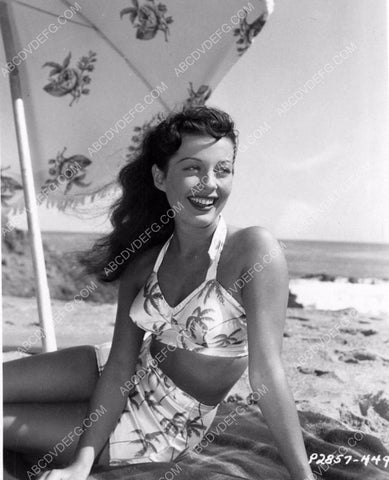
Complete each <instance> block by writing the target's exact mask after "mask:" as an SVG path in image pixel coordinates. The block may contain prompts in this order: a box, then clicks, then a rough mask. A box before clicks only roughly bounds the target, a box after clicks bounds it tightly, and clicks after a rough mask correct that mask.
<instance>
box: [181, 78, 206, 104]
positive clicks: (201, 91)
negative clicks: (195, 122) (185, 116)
mask: <svg viewBox="0 0 389 480" xmlns="http://www.w3.org/2000/svg"><path fill="white" fill-rule="evenodd" d="M188 93H189V97H188V98H187V99H186V101H185V103H184V106H185V107H186V108H188V107H195V106H198V105H204V104H205V102H206V101H207V100H208V99H209V97H210V96H211V93H212V90H211V88H210V87H209V86H208V85H201V86H200V87H199V88H198V89H197V91H196V90H195V89H194V88H193V83H192V82H189V88H188Z"/></svg>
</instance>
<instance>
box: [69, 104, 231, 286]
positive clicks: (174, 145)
mask: <svg viewBox="0 0 389 480" xmlns="http://www.w3.org/2000/svg"><path fill="white" fill-rule="evenodd" d="M186 133H189V134H200V135H209V136H212V137H214V138H215V139H220V138H222V137H226V138H229V139H231V141H232V143H233V146H234V150H233V159H232V160H233V161H234V160H235V156H236V152H237V141H238V132H237V131H236V130H235V125H234V122H233V120H232V119H231V117H230V116H229V115H228V114H227V113H226V112H223V111H222V110H219V109H217V108H212V107H207V106H196V107H184V108H182V109H181V110H180V111H178V112H171V113H170V114H169V115H167V116H166V117H165V118H164V119H163V120H162V121H160V122H159V123H158V124H157V125H155V126H152V127H150V128H148V129H147V130H146V132H145V133H144V136H143V138H142V141H141V143H140V144H139V147H138V148H137V149H136V152H135V154H134V153H132V154H131V155H130V157H131V160H130V161H129V162H128V163H127V164H126V165H125V166H124V167H123V168H122V169H121V170H120V172H119V174H118V177H117V182H118V184H119V185H120V187H121V190H122V192H121V196H120V197H119V198H118V199H117V200H116V201H115V202H114V203H113V204H112V205H111V206H110V207H109V218H110V222H111V224H112V226H113V230H112V231H111V232H110V233H109V234H107V235H105V236H103V237H101V238H99V239H98V240H97V241H96V242H95V243H94V245H93V246H92V248H91V249H89V250H87V251H84V252H78V253H77V259H78V261H79V263H80V264H81V265H82V266H83V267H84V271H85V274H91V275H94V276H96V277H97V279H98V280H99V281H102V282H112V281H115V280H117V279H118V278H119V277H120V275H121V274H122V273H123V271H124V269H125V268H126V267H127V265H128V263H129V262H131V261H132V260H134V258H135V257H136V256H137V255H139V254H140V253H141V252H142V251H145V250H146V249H148V248H151V247H152V246H154V245H158V244H162V243H164V242H165V241H166V240H167V238H168V237H169V236H170V235H171V234H172V233H173V230H174V220H173V219H172V218H171V219H170V220H169V222H168V223H167V224H166V225H162V224H160V222H158V221H159V219H160V218H161V216H162V215H164V214H166V212H167V211H168V210H169V209H171V206H170V205H169V203H168V201H167V198H166V195H165V193H164V192H162V191H161V190H159V189H157V188H156V187H155V186H154V181H153V177H152V173H151V167H152V165H153V164H155V165H157V166H158V167H159V168H160V169H161V170H162V171H164V172H166V171H167V169H168V165H169V159H170V158H171V157H172V156H173V155H174V154H175V153H176V152H177V150H178V149H179V148H180V145H181V143H182V135H183V134H186ZM155 223H158V224H160V229H159V230H158V231H156V232H154V230H153V233H152V235H150V236H149V238H148V240H147V241H145V242H140V241H139V240H138V244H139V243H141V246H140V247H139V248H137V249H136V250H135V249H134V248H133V247H132V250H131V251H133V253H131V254H130V255H129V258H128V259H127V260H126V261H123V262H122V264H121V265H120V264H118V262H115V258H116V257H117V256H120V255H121V253H123V251H124V250H125V249H126V248H127V247H129V246H131V245H132V242H134V241H135V240H136V239H139V237H140V236H141V235H142V234H144V232H145V230H146V229H149V228H150V226H151V225H153V224H155ZM121 258H122V259H123V257H121ZM112 262H114V265H115V268H111V266H112Z"/></svg>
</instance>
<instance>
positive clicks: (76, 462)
mask: <svg viewBox="0 0 389 480" xmlns="http://www.w3.org/2000/svg"><path fill="white" fill-rule="evenodd" d="M135 262H136V261H135ZM135 262H134V263H135ZM141 277H142V275H141V274H140V271H139V267H138V268H137V266H136V265H134V264H132V265H131V267H130V269H129V268H127V269H126V270H125V271H124V272H123V274H122V276H121V277H120V283H119V292H118V305H117V313H116V322H115V329H114V334H113V339H112V346H111V350H110V354H109V357H108V360H107V363H106V365H105V367H104V370H103V372H102V374H101V376H100V377H99V379H98V381H97V383H96V388H95V390H94V392H93V395H92V397H91V399H90V402H89V413H88V415H87V416H86V417H85V418H88V417H89V415H90V414H91V413H92V412H95V411H99V412H100V413H101V412H103V414H102V415H99V417H98V419H97V420H96V421H94V422H92V421H91V422H88V425H87V428H85V430H84V432H83V433H82V435H81V437H80V440H79V443H78V445H77V448H76V451H75V454H74V458H73V461H72V462H71V463H70V465H69V466H68V467H67V468H65V469H62V470H53V471H50V472H46V473H45V474H44V475H43V477H42V478H44V480H47V479H49V480H51V479H55V480H58V479H69V480H70V479H71V480H73V479H74V480H75V479H77V480H79V479H81V478H82V479H86V478H87V476H88V474H89V472H90V470H91V468H92V465H93V462H94V460H95V457H96V455H97V453H98V452H99V451H100V450H101V449H102V447H103V445H104V443H105V442H106V440H107V438H108V436H109V435H110V433H111V431H112V430H113V428H114V426H115V424H116V422H117V420H118V418H119V416H120V414H121V413H122V411H123V409H124V407H125V403H126V401H127V394H123V393H122V392H126V391H127V388H126V387H125V384H126V382H127V381H128V380H129V379H130V378H131V377H132V376H133V375H134V373H135V367H136V361H137V358H138V355H139V351H140V347H141V345H142V340H143V336H144V331H143V330H141V329H140V328H139V327H137V326H136V325H135V324H134V323H133V321H132V320H131V318H130V317H129V309H130V306H131V303H132V302H133V300H134V298H135V296H136V294H137V292H138V290H139V283H140V282H139V279H140V278H141ZM121 387H122V388H121Z"/></svg>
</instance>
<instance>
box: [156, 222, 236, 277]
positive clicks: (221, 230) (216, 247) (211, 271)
mask: <svg viewBox="0 0 389 480" xmlns="http://www.w3.org/2000/svg"><path fill="white" fill-rule="evenodd" d="M226 234H227V225H226V222H225V221H224V218H223V217H222V215H219V221H218V223H217V226H216V229H215V231H214V232H213V235H212V240H211V245H210V246H209V249H208V255H209V259H210V263H209V267H208V271H207V275H206V277H205V278H206V280H210V279H212V278H216V273H217V266H218V264H219V259H220V255H221V252H222V250H223V246H224V241H225V239H226ZM173 235H174V234H172V235H170V237H169V238H168V239H167V241H166V243H165V244H164V245H163V247H162V248H161V250H160V252H159V254H158V257H157V260H156V261H155V264H154V268H153V272H158V269H159V267H160V266H161V263H162V260H163V258H164V256H165V253H166V251H167V249H168V248H169V245H170V242H171V240H172V238H173Z"/></svg>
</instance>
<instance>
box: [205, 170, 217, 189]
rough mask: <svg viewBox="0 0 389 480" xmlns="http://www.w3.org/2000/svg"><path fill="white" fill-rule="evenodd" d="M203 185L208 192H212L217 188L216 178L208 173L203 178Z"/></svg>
mask: <svg viewBox="0 0 389 480" xmlns="http://www.w3.org/2000/svg"><path fill="white" fill-rule="evenodd" d="M204 184H205V186H206V187H208V188H209V189H210V190H214V189H215V188H216V186H217V181H216V176H215V174H214V173H208V174H207V175H205V177H204Z"/></svg>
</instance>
